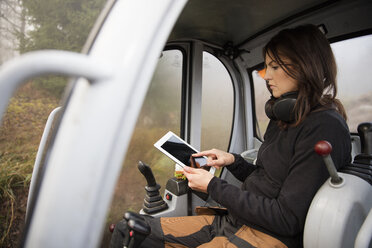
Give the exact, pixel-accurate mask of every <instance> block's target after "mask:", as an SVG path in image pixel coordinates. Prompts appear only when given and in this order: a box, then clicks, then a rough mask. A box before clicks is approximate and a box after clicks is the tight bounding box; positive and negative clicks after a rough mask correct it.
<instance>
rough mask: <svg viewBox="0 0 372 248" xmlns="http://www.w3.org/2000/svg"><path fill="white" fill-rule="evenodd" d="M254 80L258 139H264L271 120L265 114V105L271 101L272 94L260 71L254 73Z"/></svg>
mask: <svg viewBox="0 0 372 248" xmlns="http://www.w3.org/2000/svg"><path fill="white" fill-rule="evenodd" d="M252 78H253V86H254V99H255V107H256V108H255V110H256V120H257V123H256V125H257V126H256V132H257V136H258V138H260V139H263V135H264V134H265V132H266V128H267V125H269V118H268V117H267V116H266V114H265V103H266V101H267V100H269V99H270V93H269V91H268V90H267V87H266V83H265V80H264V79H263V78H262V76H261V75H260V72H259V71H257V70H254V71H253V72H252Z"/></svg>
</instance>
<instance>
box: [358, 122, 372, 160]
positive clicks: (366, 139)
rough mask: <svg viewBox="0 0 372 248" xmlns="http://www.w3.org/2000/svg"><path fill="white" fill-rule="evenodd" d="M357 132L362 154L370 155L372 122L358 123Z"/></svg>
mask: <svg viewBox="0 0 372 248" xmlns="http://www.w3.org/2000/svg"><path fill="white" fill-rule="evenodd" d="M358 134H359V137H360V143H361V146H362V153H363V154H370V155H372V123H371V122H363V123H361V124H359V125H358Z"/></svg>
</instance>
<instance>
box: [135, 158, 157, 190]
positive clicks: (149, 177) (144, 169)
mask: <svg viewBox="0 0 372 248" xmlns="http://www.w3.org/2000/svg"><path fill="white" fill-rule="evenodd" d="M138 169H139V171H140V172H141V173H142V175H143V176H144V177H145V178H146V181H147V186H148V187H155V186H156V180H155V177H154V174H152V170H151V168H150V166H148V165H147V164H145V163H143V162H142V161H139V162H138Z"/></svg>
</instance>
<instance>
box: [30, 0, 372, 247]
mask: <svg viewBox="0 0 372 248" xmlns="http://www.w3.org/2000/svg"><path fill="white" fill-rule="evenodd" d="M116 5H118V4H117V1H109V2H108V3H107V6H106V8H105V9H104V11H103V12H102V14H101V16H100V18H99V19H98V20H97V23H96V25H95V27H94V29H93V30H92V32H91V35H90V38H89V39H88V41H87V43H86V46H85V49H84V51H83V53H86V54H88V55H89V54H90V53H94V49H95V45H96V44H97V43H98V41H97V40H98V37H99V36H100V35H103V34H104V33H105V32H104V31H105V29H103V28H102V27H104V24H105V25H108V24H110V22H113V21H112V20H111V19H110V18H109V17H110V15H111V14H110V13H111V12H113V11H115V8H116V7H117V6H116ZM159 5H160V4H159ZM154 11H156V9H154ZM371 12H372V2H371V1H368V0H355V1H346V0H327V1H324V0H304V1H295V0H284V1H275V0H268V1H256V0H234V1H228V0H214V1H198V0H189V1H187V2H186V3H185V5H184V7H183V9H182V11H181V12H180V14H179V16H178V17H177V18H176V22H175V23H174V25H173V26H172V28H171V29H170V30H171V31H170V34H169V36H168V38H167V40H166V43H165V44H163V46H162V51H161V52H160V51H157V56H158V59H157V61H156V63H157V65H156V67H155V69H154V70H153V73H152V74H151V73H150V74H151V75H152V76H151V78H152V79H151V80H150V83H149V86H148V89H147V91H145V92H147V93H146V94H145V95H144V96H143V99H144V100H143V103H142V101H140V103H139V104H140V106H142V107H138V108H139V110H138V118H136V120H135V122H134V123H135V127H133V132H128V133H127V134H126V135H127V136H130V137H131V138H128V139H129V140H130V143H129V144H128V146H125V151H126V153H125V152H124V153H125V154H126V155H125V158H124V159H122V160H121V161H120V163H121V170H120V172H118V173H116V174H115V175H111V177H110V178H111V179H112V180H113V181H114V182H112V185H115V187H114V188H112V190H111V191H110V190H108V191H107V192H113V194H112V195H111V196H107V197H106V198H105V199H104V200H105V201H106V205H107V206H109V207H106V208H103V209H107V213H105V214H103V215H104V216H105V220H104V223H105V224H103V225H102V227H97V231H96V233H98V238H95V239H94V241H92V242H96V243H95V244H94V246H99V245H100V246H101V247H107V246H108V243H109V239H110V235H111V234H110V233H109V230H108V226H109V224H110V223H115V222H117V221H119V220H120V219H121V218H122V215H123V213H124V212H125V211H127V210H131V211H137V212H141V213H145V214H148V213H149V209H150V210H151V207H146V206H145V207H144V206H143V199H144V197H145V195H146V191H145V190H144V187H145V186H146V184H147V183H148V182H147V181H146V180H145V178H144V177H143V175H142V174H141V173H140V172H139V170H138V168H137V165H138V163H139V161H142V162H143V163H145V164H147V165H149V167H150V168H151V170H152V172H153V174H154V177H155V179H156V180H157V183H158V184H159V185H160V186H161V188H160V190H159V192H160V194H161V197H162V198H163V201H164V202H165V203H166V205H167V208H166V209H161V210H159V211H158V210H156V211H153V212H151V215H153V216H181V215H193V214H195V210H194V209H195V207H197V206H214V205H216V203H215V202H213V200H211V199H210V198H209V197H208V196H206V195H200V194H197V193H195V192H192V191H190V190H189V189H188V188H187V185H184V183H182V182H178V181H177V180H174V171H175V164H174V162H173V161H171V160H170V159H169V158H167V157H166V156H165V155H164V154H162V153H160V152H159V151H157V150H156V149H155V148H154V147H153V144H154V143H155V142H156V141H157V140H158V139H160V138H161V137H162V136H163V135H164V134H165V133H166V132H167V131H173V132H174V133H176V134H177V135H179V136H180V137H181V138H183V139H184V140H185V141H186V142H188V143H189V144H191V145H192V146H193V147H195V148H196V149H198V150H205V149H210V148H219V149H222V150H225V151H229V152H233V153H239V154H242V155H243V157H244V158H246V159H247V160H249V161H250V162H254V160H255V158H256V154H257V151H258V149H259V147H260V144H261V143H262V141H263V134H264V131H265V128H266V126H267V123H268V119H267V117H266V116H265V114H264V111H263V105H264V103H265V102H266V100H267V99H268V98H269V93H268V92H267V89H266V86H265V82H264V80H263V79H262V69H263V67H264V60H263V55H262V47H263V46H264V45H265V44H266V43H267V42H268V40H269V39H270V37H272V36H273V35H274V34H276V33H277V32H278V31H280V30H281V29H283V28H288V27H295V26H298V25H301V24H306V23H312V24H315V25H317V26H318V27H319V28H320V29H321V30H322V32H324V34H325V35H326V37H327V38H328V39H329V41H330V42H331V43H332V49H334V51H335V54H336V61H337V63H338V64H339V78H338V81H339V83H340V84H343V85H342V86H340V87H339V95H340V98H341V101H343V103H344V104H348V106H349V107H348V106H346V108H347V111H348V112H347V113H348V115H349V122H348V125H349V128H350V131H351V133H350V134H351V136H352V141H353V151H352V156H353V158H354V157H355V156H357V155H358V154H361V153H363V152H364V150H363V146H362V145H364V143H363V142H364V141H363V142H361V137H360V133H358V130H357V127H358V125H359V124H360V123H365V122H371V121H372V101H371V96H372V88H371V86H368V85H372V84H371V82H369V81H370V79H369V77H368V76H367V77H366V76H365V74H364V73H367V72H366V71H363V69H361V68H365V67H363V66H362V65H361V64H355V62H360V63H362V64H364V63H365V62H363V61H366V60H365V57H370V54H371V53H372V47H371V44H372V42H371V41H372V36H371V33H372V18H370V16H371V15H370V13H371ZM127 14H128V13H127ZM142 18H145V17H142ZM119 24H120V23H119ZM126 39H130V37H129V38H128V37H127V38H126ZM358 41H362V42H364V43H358ZM343 44H344V45H345V46H344V45H343ZM358 44H361V45H358ZM346 46H348V48H346ZM106 49H110V48H109V47H106ZM150 49H151V47H150ZM336 50H337V52H336ZM346 50H347V53H343V52H344V51H346ZM350 53H352V54H354V55H355V54H359V55H360V56H361V57H356V59H355V58H354V57H352V58H349V57H347V56H348V55H347V54H350ZM348 62H349V63H348ZM352 63H354V64H352ZM341 64H342V66H343V67H342V68H341V67H340V66H341ZM344 68H347V70H348V71H349V72H351V74H352V75H346V74H345V73H343V71H342V70H344ZM115 69H117V70H120V68H115ZM345 70H346V69H345ZM363 74H364V76H363ZM343 77H344V78H345V79H343ZM346 81H347V82H346ZM359 84H360V85H362V86H358V85H359ZM72 85H73V87H71V88H70V92H69V93H68V94H67V97H66V101H65V104H66V106H67V105H69V104H72V103H71V102H72V100H71V99H73V98H74V97H75V96H74V94H76V93H74V91H75V92H76V91H79V90H80V92H82V90H81V89H77V87H78V86H76V80H75V84H73V83H72ZM353 88H358V89H359V90H355V91H354V90H352V89H353ZM81 97H85V96H84V95H82V96H81ZM105 97H106V98H107V97H110V96H107V95H106V96H102V98H100V99H99V100H103V99H105ZM140 98H141V97H140ZM59 111H60V112H61V113H60V114H59V115H60V116H62V118H60V117H52V118H51V122H53V121H54V122H56V123H57V124H55V125H52V126H56V128H55V129H56V130H54V128H50V130H47V132H46V135H47V136H50V141H49V144H47V145H45V147H41V148H40V149H41V150H44V151H47V150H48V149H50V147H53V142H54V141H53V139H55V137H56V135H55V134H53V132H58V131H57V130H58V129H59V127H62V126H63V125H64V124H63V122H62V121H61V120H63V119H64V118H65V116H66V112H65V110H63V108H62V109H61V110H59ZM134 116H136V115H134ZM105 128H107V127H105V126H103V128H102V129H105ZM129 130H131V129H129ZM97 132H103V131H102V130H101V131H97ZM75 135H77V134H75ZM82 135H83V134H82ZM362 139H363V138H362ZM362 143H363V144H362ZM120 145H121V143H120V142H118V143H117V146H119V148H117V149H123V148H120ZM55 147H56V146H55ZM41 156H44V159H41V161H42V162H41V163H42V165H41V167H43V166H48V167H53V164H51V163H47V162H48V161H51V160H48V159H47V155H45V154H44V155H41ZM45 161H47V162H45ZM115 161H116V160H115ZM117 163H118V162H117ZM370 166H372V165H371V164H370V165H369V167H368V165H367V167H368V168H371V167H370ZM105 170H106V169H105ZM107 170H109V169H108V168H107ZM103 171H104V170H103ZM34 173H35V174H36V175H37V174H39V173H38V172H34ZM213 173H215V175H216V176H219V177H221V178H223V179H225V180H226V181H228V182H229V183H232V184H235V185H239V184H240V182H239V181H238V180H237V179H236V178H234V176H232V175H231V174H230V173H229V172H228V171H227V170H221V171H213ZM365 173H366V176H365V177H366V178H367V179H366V178H361V177H359V176H356V175H353V174H352V173H351V174H350V173H349V174H347V175H346V176H345V178H348V177H349V176H350V177H353V179H350V180H354V179H355V178H356V179H355V180H357V181H358V182H356V183H353V184H354V185H361V186H355V187H356V188H355V189H352V190H355V191H354V192H356V193H355V194H354V195H358V194H360V197H361V198H364V199H362V200H361V199H354V198H350V199H349V198H348V197H349V196H347V197H346V198H348V199H344V198H343V199H339V198H340V196H339V195H337V196H331V194H333V193H330V192H329V191H327V192H325V193H322V196H321V197H323V198H325V199H327V198H328V199H330V201H334V202H335V203H337V204H339V205H340V204H345V209H353V207H352V206H355V204H356V205H358V204H361V205H363V207H362V208H358V210H357V211H356V212H352V213H353V215H348V213H344V212H342V215H341V216H336V217H334V218H336V219H339V220H341V219H348V220H345V221H341V222H339V223H342V228H341V229H340V230H339V229H336V228H335V227H334V226H332V227H331V228H329V226H328V231H329V230H332V231H331V232H326V231H325V230H327V229H324V228H318V229H311V227H309V228H307V230H310V231H306V227H305V236H306V235H310V236H312V237H318V239H317V242H318V243H314V242H311V241H310V240H309V239H307V238H304V239H305V242H304V247H325V246H324V244H326V243H324V242H326V241H324V239H326V238H325V237H324V234H326V235H330V234H332V235H333V237H334V239H332V240H331V241H327V242H331V243H327V244H329V245H330V246H329V247H351V246H350V245H352V246H354V244H355V242H356V238H357V236H358V233H359V230H360V229H361V228H360V227H361V225H362V224H363V223H364V221H365V220H366V219H367V216H368V218H369V219H371V217H370V216H371V214H370V209H371V206H372V202H371V201H372V197H371V194H372V192H371V181H368V179H369V178H371V176H372V175H371V174H368V173H371V169H369V170H366V171H365ZM354 174H355V173H354ZM341 175H343V174H341ZM44 177H45V175H44ZM172 178H173V179H172ZM44 179H45V178H43V176H40V177H37V176H35V181H38V180H39V181H43V180H44ZM359 181H360V182H359ZM352 182H354V181H352ZM38 184H39V186H38V187H41V186H40V185H41V183H38ZM44 185H45V184H44ZM36 187H37V186H36ZM358 187H361V188H365V190H364V191H363V192H362V190H360V189H359V188H358ZM330 190H331V189H330ZM39 191H40V189H39V190H35V191H34V192H31V193H30V197H31V198H32V197H34V198H35V199H34V202H33V203H31V205H32V204H34V207H31V208H30V210H29V213H28V214H29V216H31V217H29V220H28V226H26V230H25V232H26V234H27V235H31V234H32V232H31V231H30V230H31V228H32V224H31V223H32V221H31V220H32V219H34V218H32V216H33V214H32V212H33V211H34V209H35V206H36V203H35V202H36V201H37V199H36V198H37V197H36V196H34V195H37V194H38V193H39ZM358 192H359V193H358ZM349 193H350V192H349ZM365 198H367V199H365ZM368 198H369V199H368ZM344 201H346V202H352V203H350V204H351V206H350V207H347V206H349V205H348V204H349V203H345V202H344ZM355 202H356V203H355ZM353 204H354V205H353ZM106 205H105V206H106ZM79 206H80V205H79ZM315 208H317V206H314V209H315ZM331 208H332V207H331ZM75 210H77V211H83V209H75ZM354 210H355V209H354ZM354 210H353V211H354ZM146 211H147V212H146ZM322 211H324V208H321V209H318V210H314V213H312V214H314V215H321V214H322V213H324V212H322ZM328 211H331V212H332V210H328ZM350 211H351V210H350ZM334 212H336V211H334ZM368 213H369V215H368ZM34 216H36V214H35V215H34ZM350 216H358V218H359V219H360V221H359V222H358V223H357V224H355V223H356V222H352V223H351V222H348V221H350ZM312 219H317V218H316V217H312ZM100 220H101V222H103V220H102V218H101V219H100ZM323 221H324V220H323ZM323 224H324V223H323V222H322V220H319V221H318V222H316V223H314V224H313V225H323ZM370 226H371V225H370ZM27 228H29V229H30V230H28V229H27ZM332 228H335V229H334V230H333V229H332ZM367 230H370V229H367ZM315 232H316V233H315ZM345 233H351V235H349V236H347V235H346V236H347V238H345ZM364 233H366V234H364V236H366V238H365V239H366V240H367V241H365V242H364V243H363V244H366V242H367V244H368V245H367V246H366V247H371V245H372V244H371V242H370V241H371V235H370V233H368V231H367V232H365V231H364ZM371 233H372V232H371ZM27 235H26V236H27ZM87 235H88V234H87ZM322 235H323V236H322ZM314 239H315V238H314ZM306 242H308V243H306ZM322 242H323V243H322ZM368 242H369V243H368ZM355 247H363V246H357V245H355Z"/></svg>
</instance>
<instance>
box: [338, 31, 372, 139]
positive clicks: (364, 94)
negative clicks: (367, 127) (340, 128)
mask: <svg viewBox="0 0 372 248" xmlns="http://www.w3.org/2000/svg"><path fill="white" fill-rule="evenodd" d="M331 46H332V50H333V52H334V55H335V58H336V63H337V67H338V71H337V84H338V91H337V96H338V98H339V99H340V100H341V102H342V104H343V105H344V107H345V110H346V114H347V117H348V120H347V124H348V126H349V129H350V132H352V133H356V132H357V128H358V124H360V123H361V122H370V121H372V97H371V96H372V79H371V77H369V76H368V71H369V69H370V68H369V67H370V64H371V63H370V62H371V54H372V35H367V36H362V37H357V38H353V39H348V40H343V41H339V42H335V43H332V44H331Z"/></svg>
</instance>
